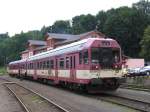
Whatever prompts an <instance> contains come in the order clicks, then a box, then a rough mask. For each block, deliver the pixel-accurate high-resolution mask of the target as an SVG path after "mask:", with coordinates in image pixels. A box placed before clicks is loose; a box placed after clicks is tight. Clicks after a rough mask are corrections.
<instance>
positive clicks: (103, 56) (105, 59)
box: [91, 48, 120, 66]
mask: <svg viewBox="0 0 150 112" xmlns="http://www.w3.org/2000/svg"><path fill="white" fill-rule="evenodd" d="M91 53H92V54H91V62H92V64H101V65H106V66H107V65H112V64H113V63H117V62H119V61H120V53H119V49H113V48H92V52H91Z"/></svg>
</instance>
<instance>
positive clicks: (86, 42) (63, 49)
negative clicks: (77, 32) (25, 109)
mask: <svg viewBox="0 0 150 112" xmlns="http://www.w3.org/2000/svg"><path fill="white" fill-rule="evenodd" d="M95 40H105V41H115V40H114V39H110V38H87V39H83V40H80V41H77V42H74V43H71V44H68V45H64V46H60V47H57V48H55V49H52V50H50V51H46V52H42V53H39V54H36V55H33V56H31V57H29V58H28V59H22V60H17V61H13V62H10V63H9V64H17V63H22V62H25V61H33V60H37V59H42V58H47V57H50V56H57V55H61V54H64V53H71V52H74V51H81V50H82V49H85V48H88V47H89V46H90V45H91V44H92V43H93V41H95Z"/></svg>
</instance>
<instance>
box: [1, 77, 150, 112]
mask: <svg viewBox="0 0 150 112" xmlns="http://www.w3.org/2000/svg"><path fill="white" fill-rule="evenodd" d="M4 80H5V79H4ZM13 84H15V85H18V84H17V83H11V82H8V83H5V85H6V86H8V87H10V88H11V86H13ZM18 86H19V87H22V88H24V87H23V86H21V85H18ZM19 87H17V89H19ZM24 89H26V88H24ZM19 90H20V89H19ZM29 91H32V90H30V89H29ZM37 94H38V93H37ZM79 94H80V95H81V93H79ZM82 95H83V96H86V97H91V98H95V99H98V100H102V101H105V102H110V103H113V104H117V105H121V106H125V107H128V108H132V109H134V110H138V111H142V112H150V102H145V101H141V100H137V99H133V98H127V97H122V96H118V95H115V94H111V93H105V94H103V95H91V94H84V93H83V94H82ZM64 110H65V109H64ZM31 112H32V111H31ZM44 112H45V111H44ZM56 112H57V111H56ZM63 112H68V111H67V110H66V111H63Z"/></svg>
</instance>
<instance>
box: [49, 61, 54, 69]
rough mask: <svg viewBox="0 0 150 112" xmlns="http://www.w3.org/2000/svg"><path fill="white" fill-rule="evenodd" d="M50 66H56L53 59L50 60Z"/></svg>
mask: <svg viewBox="0 0 150 112" xmlns="http://www.w3.org/2000/svg"><path fill="white" fill-rule="evenodd" d="M50 68H54V61H53V60H51V61H50Z"/></svg>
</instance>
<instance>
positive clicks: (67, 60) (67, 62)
mask: <svg viewBox="0 0 150 112" xmlns="http://www.w3.org/2000/svg"><path fill="white" fill-rule="evenodd" d="M66 68H67V69H68V68H69V57H66Z"/></svg>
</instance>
